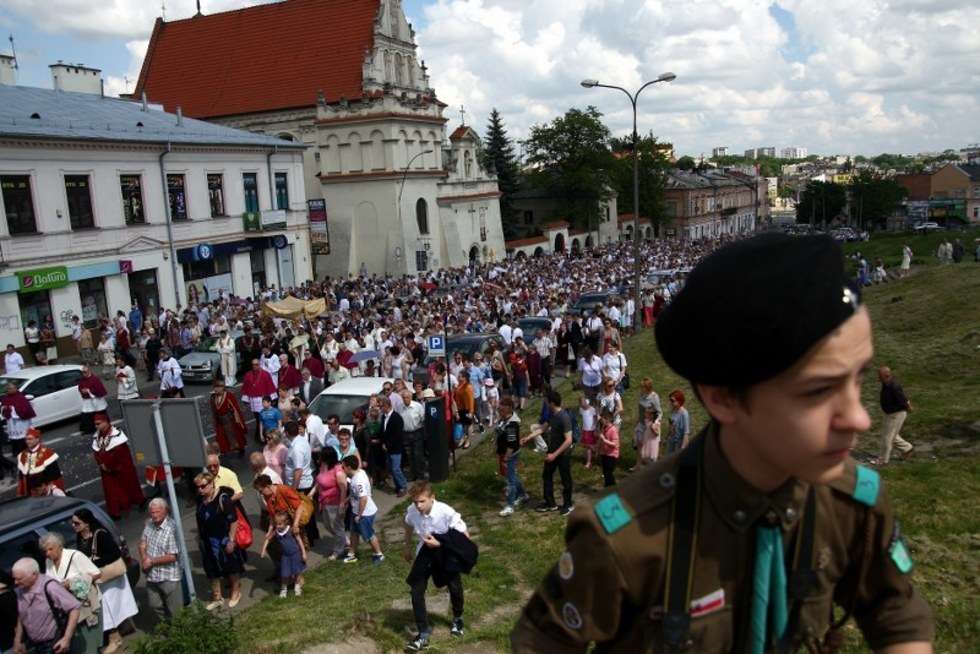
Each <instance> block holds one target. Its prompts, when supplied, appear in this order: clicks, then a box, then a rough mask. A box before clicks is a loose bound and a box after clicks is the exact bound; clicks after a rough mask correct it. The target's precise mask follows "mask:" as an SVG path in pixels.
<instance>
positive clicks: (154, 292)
mask: <svg viewBox="0 0 980 654" xmlns="http://www.w3.org/2000/svg"><path fill="white" fill-rule="evenodd" d="M129 293H130V295H132V296H133V300H135V301H136V304H137V305H139V308H140V310H142V311H143V315H144V316H145V317H146V319H147V320H148V319H149V317H150V316H154V317H155V316H156V314H157V312H158V311H159V306H160V291H159V288H158V286H157V271H156V270H153V269H150V270H138V271H136V272H133V273H129Z"/></svg>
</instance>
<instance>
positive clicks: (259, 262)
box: [248, 249, 266, 297]
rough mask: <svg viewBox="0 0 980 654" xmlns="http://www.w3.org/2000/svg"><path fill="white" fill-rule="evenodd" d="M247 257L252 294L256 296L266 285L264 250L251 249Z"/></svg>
mask: <svg viewBox="0 0 980 654" xmlns="http://www.w3.org/2000/svg"><path fill="white" fill-rule="evenodd" d="M248 258H249V261H250V262H251V264H252V295H253V297H258V296H259V293H261V291H262V289H263V288H265V287H266V278H265V250H257V249H256V250H252V251H251V252H249V253H248Z"/></svg>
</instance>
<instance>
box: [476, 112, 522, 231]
mask: <svg viewBox="0 0 980 654" xmlns="http://www.w3.org/2000/svg"><path fill="white" fill-rule="evenodd" d="M482 157H483V161H482V163H483V168H484V169H485V170H487V171H488V172H491V173H496V175H497V186H498V187H499V188H500V193H501V196H500V220H501V223H502V225H503V228H504V238H505V239H511V238H515V237H516V236H517V220H518V218H517V212H516V211H515V210H514V193H516V192H517V191H518V190H519V188H520V171H519V169H518V166H517V160H516V158H515V156H514V145H513V143H512V142H511V140H510V138H509V137H508V136H507V130H506V129H505V128H504V121H503V120H502V119H501V118H500V112H499V111H497V109H496V108H494V109H493V110H492V111H491V112H490V121H489V123H488V124H487V134H486V136H485V137H484V139H483V152H482Z"/></svg>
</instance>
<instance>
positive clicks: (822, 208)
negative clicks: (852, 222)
mask: <svg viewBox="0 0 980 654" xmlns="http://www.w3.org/2000/svg"><path fill="white" fill-rule="evenodd" d="M845 206H847V188H846V187H845V186H844V185H843V184H835V183H833V182H810V183H809V184H807V187H806V188H805V189H804V190H803V193H801V194H800V202H799V204H797V205H796V222H798V223H811V224H814V225H820V224H827V223H830V222H831V221H833V220H835V219H836V218H837V217H838V215H839V214H840V213H841V212H842V211H844V207H845Z"/></svg>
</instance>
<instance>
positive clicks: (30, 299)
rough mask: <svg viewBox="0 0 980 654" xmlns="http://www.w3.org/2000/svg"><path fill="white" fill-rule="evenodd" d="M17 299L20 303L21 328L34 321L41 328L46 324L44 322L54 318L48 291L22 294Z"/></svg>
mask: <svg viewBox="0 0 980 654" xmlns="http://www.w3.org/2000/svg"><path fill="white" fill-rule="evenodd" d="M17 299H18V301H19V302H20V323H21V327H25V326H27V323H29V322H30V321H32V320H33V321H35V322H37V324H38V326H41V325H43V324H44V321H46V320H47V319H49V318H53V314H52V313H51V297H50V293H49V292H48V291H36V292H34V293H21V294H20V295H18V297H17Z"/></svg>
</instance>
